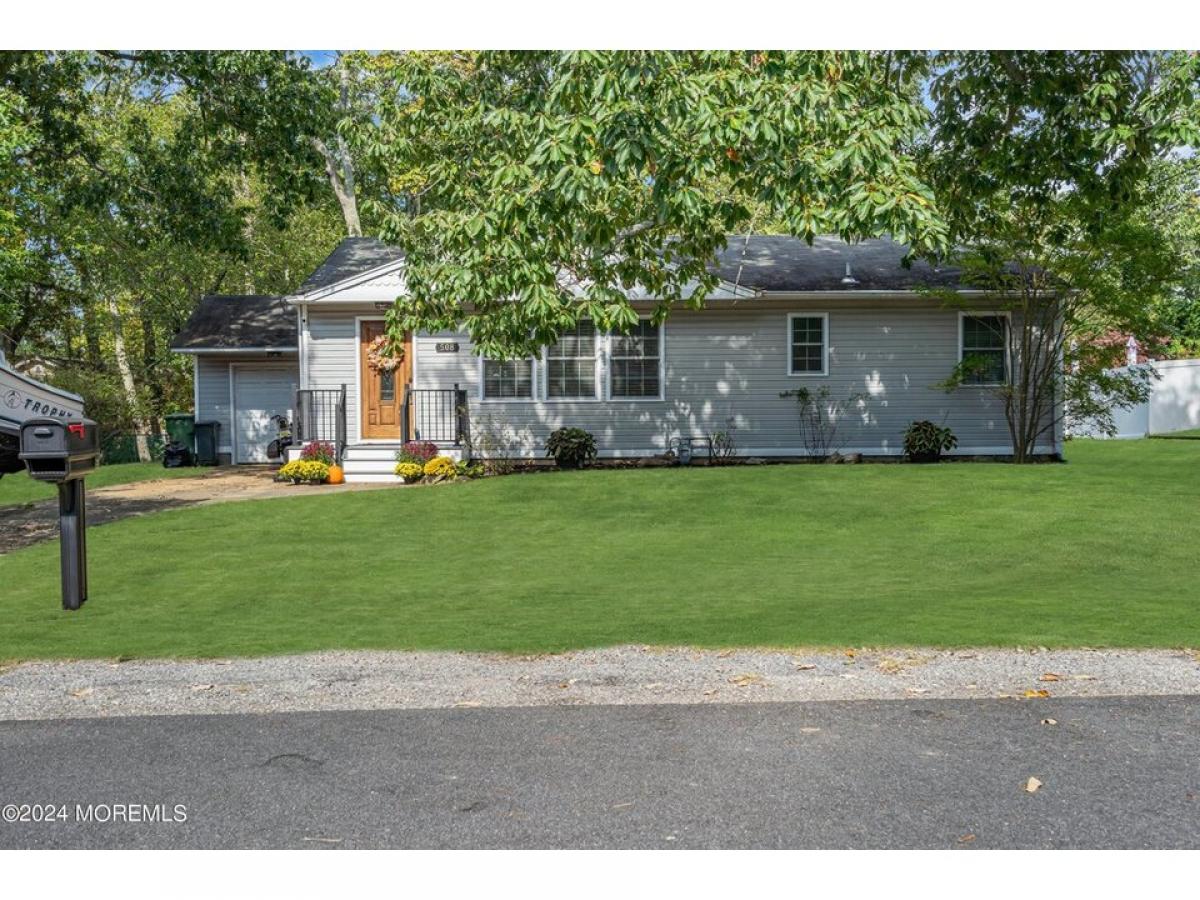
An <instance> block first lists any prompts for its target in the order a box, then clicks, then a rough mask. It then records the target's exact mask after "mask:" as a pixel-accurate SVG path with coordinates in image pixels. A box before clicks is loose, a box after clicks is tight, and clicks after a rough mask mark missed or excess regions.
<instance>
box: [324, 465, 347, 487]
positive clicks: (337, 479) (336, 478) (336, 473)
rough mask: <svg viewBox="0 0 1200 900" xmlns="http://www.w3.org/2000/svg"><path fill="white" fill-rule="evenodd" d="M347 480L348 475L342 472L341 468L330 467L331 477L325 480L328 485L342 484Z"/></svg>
mask: <svg viewBox="0 0 1200 900" xmlns="http://www.w3.org/2000/svg"><path fill="white" fill-rule="evenodd" d="M345 480H346V473H345V472H344V471H342V467H341V466H330V467H329V477H328V478H326V479H325V482H326V483H327V484H342V483H343V482H345Z"/></svg>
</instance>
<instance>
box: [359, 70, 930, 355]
mask: <svg viewBox="0 0 1200 900" xmlns="http://www.w3.org/2000/svg"><path fill="white" fill-rule="evenodd" d="M920 63H921V58H920V57H918V56H913V55H910V54H890V53H889V54H883V53H857V52H845V53H842V52H803V53H776V52H744V53H740V52H739V53H735V52H709V53H701V52H686V53H682V52H680V53H677V52H641V51H639V52H574V53H549V52H537V53H508V52H488V53H479V54H465V53H464V54H446V53H439V54H403V55H398V56H389V57H385V58H382V59H381V60H380V61H378V62H377V63H376V65H375V67H374V72H375V74H376V77H377V79H378V80H379V82H380V86H379V89H378V97H379V104H378V108H377V110H376V116H375V120H374V121H375V122H376V125H375V127H373V128H372V129H371V130H370V134H369V136H368V138H367V140H366V142H365V143H366V147H365V151H366V155H367V157H368V158H370V159H372V160H374V161H376V162H377V163H378V164H379V165H381V166H382V167H383V168H386V169H388V170H390V171H392V172H395V173H400V174H403V176H404V177H405V178H406V179H408V180H409V181H410V183H409V184H406V185H405V186H404V187H405V188H406V190H405V191H404V196H405V198H406V201H407V199H408V198H413V197H416V196H419V197H420V198H421V203H420V206H419V208H417V206H416V204H413V203H410V202H404V203H402V204H397V205H393V206H391V207H389V208H387V209H383V210H381V211H380V213H381V224H382V232H383V234H384V236H385V237H386V238H389V239H393V240H398V241H400V242H401V243H402V244H403V245H404V247H405V251H406V254H407V261H406V281H407V291H408V293H407V296H406V302H405V303H404V304H403V306H397V307H396V308H395V309H394V310H393V311H392V314H391V319H390V321H391V324H392V333H393V334H396V333H399V332H400V331H403V330H408V329H411V328H413V327H418V326H420V327H430V328H444V327H450V326H453V325H458V324H460V323H464V322H465V324H466V327H467V329H468V330H469V331H470V333H471V335H472V337H473V339H474V340H475V342H476V343H477V345H478V346H479V347H480V349H481V350H483V351H484V352H486V353H491V354H503V355H509V354H513V353H521V352H527V351H529V350H530V349H531V348H532V347H534V346H537V345H539V344H542V343H546V342H548V341H550V340H552V339H553V337H554V336H555V335H556V334H558V333H559V331H560V330H561V329H562V328H564V327H566V326H568V325H570V324H571V323H572V322H574V321H576V320H577V319H579V318H581V317H583V316H587V317H590V318H592V319H594V320H595V321H596V322H597V324H598V325H599V326H600V327H602V328H613V329H617V330H620V329H623V328H627V327H629V326H631V325H632V324H633V323H634V322H635V321H636V317H637V316H636V313H635V312H634V310H633V308H632V306H631V305H630V296H631V295H632V294H634V293H643V294H646V295H649V296H653V297H656V298H659V304H658V307H657V310H656V315H657V316H658V317H659V318H662V317H665V316H666V315H667V313H668V312H669V310H670V309H671V307H672V306H673V305H674V304H677V303H687V304H690V305H693V306H695V305H699V304H701V303H702V302H703V298H704V297H705V296H706V295H707V294H708V293H710V292H711V290H712V288H713V287H714V286H715V282H716V279H715V276H714V275H713V274H712V271H711V266H712V261H713V258H714V255H715V253H716V252H717V250H719V249H720V248H722V247H723V246H724V244H725V240H726V235H727V234H729V233H730V232H737V231H741V230H745V229H747V228H749V227H751V225H752V218H753V216H752V206H753V204H754V203H758V204H760V205H761V206H762V207H765V208H766V209H767V210H768V211H769V212H770V213H771V214H772V215H777V216H778V217H779V218H780V219H781V220H782V221H783V222H784V223H785V224H786V226H787V228H788V230H789V231H791V233H793V234H796V235H800V236H803V237H812V236H813V235H815V234H818V233H824V232H834V233H837V234H840V235H842V236H843V237H844V238H846V239H847V240H853V239H856V238H861V237H866V236H874V235H878V234H882V233H884V232H890V233H892V234H893V235H895V236H896V237H897V238H898V239H900V240H911V241H912V242H913V243H914V244H915V245H917V246H918V247H938V246H940V245H941V244H942V242H943V238H944V234H943V232H942V230H941V227H940V222H939V220H938V218H937V216H936V215H935V214H934V211H933V204H932V196H931V194H930V191H929V189H928V188H927V186H926V185H925V183H924V182H923V181H922V180H921V179H920V178H919V177H918V174H917V171H916V166H915V163H914V159H913V157H912V155H911V153H910V152H908V148H910V147H911V145H912V143H913V142H914V141H915V139H916V137H917V135H918V133H919V130H920V128H921V126H922V124H923V122H924V121H925V110H924V107H923V105H922V103H921V98H920V94H919V90H918V84H917V83H916V80H915V78H914V75H915V74H917V73H919V64H920ZM718 185H719V186H723V187H724V188H725V189H724V190H713V189H712V188H713V187H714V186H718Z"/></svg>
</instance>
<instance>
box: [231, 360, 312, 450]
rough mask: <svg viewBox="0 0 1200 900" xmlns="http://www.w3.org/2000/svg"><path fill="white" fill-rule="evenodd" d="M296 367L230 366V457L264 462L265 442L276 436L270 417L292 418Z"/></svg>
mask: <svg viewBox="0 0 1200 900" xmlns="http://www.w3.org/2000/svg"><path fill="white" fill-rule="evenodd" d="M297 381H298V379H297V377H296V370H295V368H293V367H289V366H270V367H268V366H234V367H233V460H234V462H238V463H265V462H270V461H271V460H270V459H269V458H268V457H267V445H268V444H270V443H271V441H273V440H275V438H276V437H278V435H279V429H278V428H277V427H276V426H275V423H274V422H272V421H271V416H274V415H281V416H286V417H287V419H288V421H289V422H290V421H291V419H292V403H293V401H294V398H295V396H296V382H297Z"/></svg>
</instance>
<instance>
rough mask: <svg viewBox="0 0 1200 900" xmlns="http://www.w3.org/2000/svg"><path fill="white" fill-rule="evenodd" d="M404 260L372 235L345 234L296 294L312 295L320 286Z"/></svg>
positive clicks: (396, 248) (395, 249) (398, 252)
mask: <svg viewBox="0 0 1200 900" xmlns="http://www.w3.org/2000/svg"><path fill="white" fill-rule="evenodd" d="M403 259H404V251H403V250H401V249H400V248H399V247H393V246H391V245H390V244H385V243H383V241H380V240H376V239H375V238H371V237H348V238H343V239H342V241H341V242H340V243H339V244H338V245H337V246H336V247H334V248H333V251H332V252H331V253H330V254H329V255H328V256H327V257H325V261H324V262H322V263H321V264H320V265H319V266H317V268H316V269H315V270H314V271H313V273H312V274H311V275H309V276H308V278H306V279H304V283H303V284H302V285H300V289H299V291H298V293H300V294H311V293H313V292H315V291H319V290H321V289H322V288H329V287H333V286H334V285H337V284H340V283H341V282H343V281H346V280H348V279H351V278H354V277H356V276H359V275H363V274H365V273H367V272H371V271H374V270H375V269H378V268H380V267H383V266H387V265H389V264H391V263H398V262H401V261H402V260H403Z"/></svg>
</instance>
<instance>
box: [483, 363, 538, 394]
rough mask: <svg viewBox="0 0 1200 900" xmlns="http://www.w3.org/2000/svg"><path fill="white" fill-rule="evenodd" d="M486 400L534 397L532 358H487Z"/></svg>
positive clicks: (484, 384)
mask: <svg viewBox="0 0 1200 900" xmlns="http://www.w3.org/2000/svg"><path fill="white" fill-rule="evenodd" d="M483 399H484V400H531V399H533V360H532V359H485V360H484V361H483Z"/></svg>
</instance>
